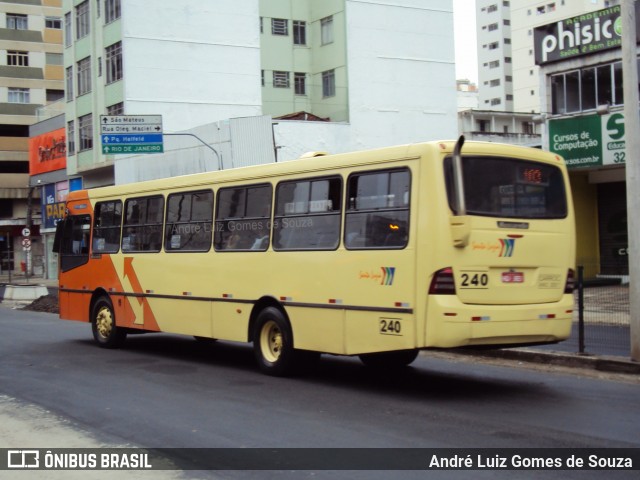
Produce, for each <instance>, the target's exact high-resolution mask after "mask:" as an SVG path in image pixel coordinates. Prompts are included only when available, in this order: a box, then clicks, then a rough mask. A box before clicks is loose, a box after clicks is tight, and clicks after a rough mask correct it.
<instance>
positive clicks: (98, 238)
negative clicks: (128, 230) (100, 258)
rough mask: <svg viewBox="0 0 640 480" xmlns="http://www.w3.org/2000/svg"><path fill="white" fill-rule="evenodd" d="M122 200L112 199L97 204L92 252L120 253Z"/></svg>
mask: <svg viewBox="0 0 640 480" xmlns="http://www.w3.org/2000/svg"><path fill="white" fill-rule="evenodd" d="M121 223H122V202H121V201H120V200H112V201H109V202H99V203H97V204H96V208H95V213H94V221H93V249H92V253H97V254H100V253H118V250H119V249H120V226H121Z"/></svg>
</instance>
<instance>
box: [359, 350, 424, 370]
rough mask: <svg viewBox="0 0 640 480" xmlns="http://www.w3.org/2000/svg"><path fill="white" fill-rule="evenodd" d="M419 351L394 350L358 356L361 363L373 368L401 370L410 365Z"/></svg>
mask: <svg viewBox="0 0 640 480" xmlns="http://www.w3.org/2000/svg"><path fill="white" fill-rule="evenodd" d="M419 353H420V350H418V349H413V350H396V351H393V352H380V353H364V354H362V355H358V356H359V357H360V360H361V361H362V363H364V364H365V365H366V366H367V367H373V368H402V367H406V366H408V365H409V364H411V363H412V362H413V361H414V360H415V359H416V358H418V354H419Z"/></svg>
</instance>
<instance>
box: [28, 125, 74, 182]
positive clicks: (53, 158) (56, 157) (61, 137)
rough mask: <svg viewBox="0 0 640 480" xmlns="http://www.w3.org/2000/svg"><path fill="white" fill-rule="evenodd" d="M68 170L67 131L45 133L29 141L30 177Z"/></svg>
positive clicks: (61, 129)
mask: <svg viewBox="0 0 640 480" xmlns="http://www.w3.org/2000/svg"><path fill="white" fill-rule="evenodd" d="M64 168H67V144H66V135H65V129H64V128H59V129H58V130H54V131H53V132H47V133H43V134H42V135H38V136H37V137H33V138H30V139H29V175H38V174H40V173H46V172H53V171H54V170H62V169H64Z"/></svg>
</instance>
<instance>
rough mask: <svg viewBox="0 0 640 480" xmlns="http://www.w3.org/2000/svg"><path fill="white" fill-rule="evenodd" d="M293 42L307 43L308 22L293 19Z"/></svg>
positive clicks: (296, 43)
mask: <svg viewBox="0 0 640 480" xmlns="http://www.w3.org/2000/svg"><path fill="white" fill-rule="evenodd" d="M293 44H294V45H306V44H307V22H303V21H301V20H294V21H293Z"/></svg>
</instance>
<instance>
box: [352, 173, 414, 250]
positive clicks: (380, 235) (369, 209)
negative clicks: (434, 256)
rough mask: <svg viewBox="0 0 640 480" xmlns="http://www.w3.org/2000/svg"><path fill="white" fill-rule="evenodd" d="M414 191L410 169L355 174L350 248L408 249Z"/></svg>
mask: <svg viewBox="0 0 640 480" xmlns="http://www.w3.org/2000/svg"><path fill="white" fill-rule="evenodd" d="M410 191H411V174H410V172H409V170H408V169H395V170H380V171H375V172H363V173H357V174H352V175H351V176H350V177H349V180H348V185H347V198H348V202H347V214H346V220H345V237H344V241H345V246H346V248H348V249H353V250H357V249H368V248H382V249H395V248H404V247H406V245H407V242H408V241H409V192H410Z"/></svg>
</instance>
